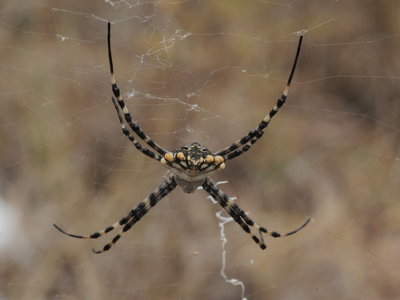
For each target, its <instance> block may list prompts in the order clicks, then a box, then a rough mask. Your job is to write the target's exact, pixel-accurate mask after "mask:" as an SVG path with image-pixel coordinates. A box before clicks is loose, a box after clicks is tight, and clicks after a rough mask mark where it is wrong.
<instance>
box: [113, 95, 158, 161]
mask: <svg viewBox="0 0 400 300" xmlns="http://www.w3.org/2000/svg"><path fill="white" fill-rule="evenodd" d="M111 99H112V102H113V104H114V107H115V110H116V111H117V114H118V119H119V123H120V125H121V129H122V133H123V134H124V135H125V136H126V137H128V139H129V140H130V141H131V142H132V144H133V145H134V146H135V148H136V149H137V150H139V151H140V152H142V153H143V154H145V155H147V156H148V157H150V158H154V159H156V160H158V161H160V160H161V158H162V157H161V156H160V155H159V154H157V153H154V152H152V151H151V150H149V149H147V148H145V147H143V146H142V145H141V144H140V143H139V142H138V141H137V140H136V139H135V137H134V136H133V135H132V134H131V132H130V131H129V129H128V128H126V125H125V123H124V119H123V117H122V114H121V111H120V110H119V108H118V105H117V102H116V100H115V98H114V97H111Z"/></svg>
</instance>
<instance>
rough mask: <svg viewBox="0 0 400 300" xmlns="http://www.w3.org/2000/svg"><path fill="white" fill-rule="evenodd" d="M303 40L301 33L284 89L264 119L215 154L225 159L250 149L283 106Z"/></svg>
mask: <svg viewBox="0 0 400 300" xmlns="http://www.w3.org/2000/svg"><path fill="white" fill-rule="evenodd" d="M302 41H303V35H301V36H300V38H299V42H298V44H297V51H296V55H295V58H294V62H293V66H292V69H291V71H290V75H289V78H288V81H287V84H286V87H285V89H284V90H283V93H282V95H281V97H280V98H279V99H278V101H277V103H276V104H275V106H274V107H273V108H272V109H271V111H270V112H269V113H268V114H267V115H266V116H265V117H264V119H263V120H262V121H261V122H260V123H259V124H258V127H257V128H255V129H252V130H250V131H249V132H248V133H247V134H246V135H245V136H244V137H242V138H241V139H239V140H237V141H236V142H235V143H233V144H231V145H230V146H228V147H226V148H224V149H222V150H220V151H218V152H216V153H215V155H221V156H223V157H224V159H225V160H228V159H233V158H235V157H237V156H239V155H241V154H243V153H245V152H246V151H247V150H249V149H250V147H251V146H252V145H253V144H254V143H255V142H257V141H258V140H259V139H260V138H261V137H262V136H263V134H264V131H265V129H266V128H267V126H268V124H269V123H270V121H271V119H272V117H273V116H274V115H275V114H276V113H277V112H278V110H279V109H280V108H281V107H282V106H283V104H284V103H285V101H286V98H287V96H288V93H289V87H290V84H291V82H292V78H293V75H294V72H295V70H296V65H297V61H298V58H299V55H300V50H301V44H302Z"/></svg>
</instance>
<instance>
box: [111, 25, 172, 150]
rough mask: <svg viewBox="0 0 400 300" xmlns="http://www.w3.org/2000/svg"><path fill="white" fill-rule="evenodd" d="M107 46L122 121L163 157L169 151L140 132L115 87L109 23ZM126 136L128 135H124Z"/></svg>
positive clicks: (112, 82)
mask: <svg viewBox="0 0 400 300" xmlns="http://www.w3.org/2000/svg"><path fill="white" fill-rule="evenodd" d="M107 46H108V61H109V64H110V73H111V88H112V92H113V94H114V96H115V98H116V99H117V102H118V105H119V107H120V109H121V111H122V114H123V115H124V119H125V121H126V123H127V124H128V125H129V127H130V128H131V129H132V130H133V132H134V133H136V134H137V136H138V137H139V138H141V139H142V140H143V141H144V142H145V143H146V144H147V145H149V146H150V147H151V148H153V149H154V150H155V151H156V152H158V153H159V154H160V155H161V156H164V155H165V154H166V153H167V152H169V151H168V150H166V149H164V148H163V147H161V146H160V145H159V144H157V143H156V142H155V141H154V140H152V139H151V138H150V137H149V136H148V135H147V134H146V133H145V132H144V131H143V130H142V128H141V127H140V126H139V124H138V123H137V122H136V121H134V120H133V119H132V116H131V114H130V112H129V110H128V107H127V106H126V104H125V101H124V99H123V98H122V96H121V92H120V89H119V87H118V85H117V81H116V79H115V75H114V65H113V59H112V53H111V23H110V22H108V26H107ZM113 103H114V106H115V101H114V100H113ZM117 112H118V115H119V116H120V112H119V110H118V109H117ZM120 123H121V118H120ZM121 127H122V125H121ZM123 130H124V129H123ZM124 134H125V132H124ZM125 135H126V134H125ZM126 136H128V135H126ZM128 137H129V136H128ZM131 141H132V140H131ZM135 147H136V148H137V149H138V150H139V151H141V152H142V153H144V154H146V155H148V154H147V153H146V152H145V151H142V150H140V149H139V148H138V147H137V146H136V145H135ZM146 150H147V149H146ZM147 152H150V153H151V151H149V150H147Z"/></svg>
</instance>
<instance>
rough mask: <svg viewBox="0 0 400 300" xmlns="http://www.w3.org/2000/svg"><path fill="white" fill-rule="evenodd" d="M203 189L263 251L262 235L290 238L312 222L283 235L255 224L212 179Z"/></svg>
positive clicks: (207, 180)
mask: <svg viewBox="0 0 400 300" xmlns="http://www.w3.org/2000/svg"><path fill="white" fill-rule="evenodd" d="M203 188H204V190H205V191H206V192H208V193H209V194H210V195H211V197H213V198H214V199H215V200H216V201H217V202H218V203H219V204H220V205H221V206H222V207H223V208H224V209H225V210H226V212H227V213H228V214H229V215H230V216H231V217H232V219H233V220H234V221H235V222H236V223H238V224H239V225H240V226H241V227H242V229H243V230H244V231H245V232H247V233H248V234H250V235H251V237H252V239H253V240H254V241H255V242H256V243H257V244H258V245H259V246H260V248H261V249H263V250H264V249H266V248H267V246H266V244H265V242H264V238H263V235H262V234H263V233H265V234H267V235H269V236H272V237H274V238H277V237H284V236H289V235H292V234H295V233H296V232H298V231H300V230H301V229H303V228H304V227H305V226H306V225H307V224H308V223H309V222H310V219H307V221H306V222H305V223H304V224H303V225H301V226H300V227H299V228H297V229H296V230H293V231H291V232H288V233H285V234H281V233H279V232H276V231H268V230H267V229H266V228H265V227H263V226H261V225H259V224H257V223H255V222H254V221H253V220H252V219H250V218H249V217H248V216H247V215H246V213H245V212H244V211H243V210H242V209H241V208H240V207H239V206H238V205H237V204H236V203H235V202H234V201H233V200H231V199H229V197H228V196H227V195H226V194H225V193H224V192H222V191H221V190H220V189H219V188H218V186H217V185H216V184H215V183H214V182H213V181H212V180H211V179H210V178H207V179H206V180H205V181H204V183H203ZM251 228H254V229H256V230H257V231H258V236H256V235H254V234H253V232H252V231H251Z"/></svg>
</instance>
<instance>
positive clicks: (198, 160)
mask: <svg viewBox="0 0 400 300" xmlns="http://www.w3.org/2000/svg"><path fill="white" fill-rule="evenodd" d="M302 41H303V36H302V35H301V36H300V38H299V42H298V45H297V51H296V55H295V58H294V62H293V66H292V69H291V72H290V75H289V78H288V81H287V85H286V87H285V89H284V90H283V93H282V96H281V97H280V98H279V99H278V101H277V103H276V105H275V106H274V107H273V108H272V110H271V111H270V112H269V113H268V114H267V115H266V116H265V118H264V119H263V120H262V121H261V122H260V123H259V124H258V127H257V128H255V129H252V130H250V131H249V132H248V133H247V134H246V135H245V136H244V137H242V138H241V139H239V140H237V141H236V142H235V143H233V144H231V145H230V146H228V147H226V148H224V149H222V150H220V151H218V152H215V153H212V152H210V151H209V150H208V149H207V148H206V147H204V146H202V145H200V144H199V143H191V144H188V145H185V146H183V147H181V148H179V149H178V150H176V151H172V152H171V151H168V150H166V149H165V148H163V147H161V146H160V145H158V144H157V143H156V142H155V141H153V140H152V139H151V138H150V137H149V136H148V135H147V134H146V133H144V131H143V130H142V129H141V127H140V126H139V124H138V123H137V122H136V121H134V120H133V119H132V116H131V114H130V113H129V111H128V108H127V107H126V105H125V102H124V99H123V98H122V96H121V93H120V90H119V88H118V86H117V83H116V80H115V75H114V67H113V61H112V55H111V23H110V22H109V23H108V34H107V44H108V59H109V63H110V72H111V86H112V92H113V94H114V96H113V97H112V102H113V104H114V107H115V109H116V111H117V114H118V118H119V122H120V125H121V128H122V133H123V134H124V135H125V136H126V137H128V139H129V140H130V141H131V142H132V144H133V145H134V146H135V148H136V149H137V150H139V151H140V152H142V153H143V154H145V155H147V156H148V157H150V158H153V159H155V160H158V161H159V162H161V163H162V164H163V165H165V166H166V167H167V168H168V169H169V170H170V174H169V176H168V178H167V179H166V180H165V181H164V182H163V183H161V185H160V186H159V187H158V188H157V189H156V190H155V191H154V192H152V193H151V194H150V195H149V196H147V198H145V199H144V200H143V201H142V202H140V203H139V204H138V205H137V206H136V207H134V208H133V209H132V210H131V211H130V212H129V214H128V215H127V216H125V217H124V218H122V219H121V220H119V221H118V222H116V223H114V224H113V225H111V226H108V227H106V228H104V229H103V230H100V231H98V232H95V233H92V234H90V235H76V234H70V233H67V232H65V231H64V230H63V229H61V228H60V227H59V226H57V225H56V224H54V226H55V228H57V229H58V230H59V231H60V232H62V233H64V234H66V235H68V236H71V237H74V238H80V239H97V238H99V237H101V236H103V235H105V234H107V233H108V232H110V231H112V230H114V229H116V228H120V227H122V229H121V230H120V232H119V233H118V234H117V235H116V236H115V237H114V238H113V239H112V240H111V242H109V243H108V244H106V245H105V246H104V247H103V249H102V250H94V249H93V252H94V253H102V252H104V251H107V250H109V249H110V248H111V247H112V246H113V245H114V244H115V243H116V242H117V241H118V240H119V239H120V238H121V236H122V235H123V234H124V233H125V232H127V231H128V230H129V229H130V228H131V227H132V226H133V225H134V224H135V223H137V222H138V221H139V220H140V219H141V218H142V217H143V216H144V215H145V214H146V213H147V212H148V211H149V210H150V208H152V207H153V206H154V205H156V204H157V203H158V201H160V200H161V199H162V198H164V197H165V196H166V195H167V194H168V193H169V192H171V191H172V190H173V189H175V187H176V186H177V185H179V186H180V187H182V189H183V191H184V192H186V193H193V192H194V191H195V190H196V189H197V188H198V187H200V186H202V187H203V189H204V190H205V191H206V192H207V193H209V194H210V195H211V197H213V198H214V199H215V200H216V201H217V202H218V203H219V204H220V205H221V206H222V207H223V208H224V209H225V210H226V212H227V213H228V214H229V215H230V216H231V217H232V218H233V220H235V222H236V223H238V224H239V225H240V226H241V227H242V229H243V230H244V231H245V232H247V233H248V234H250V235H251V237H252V239H253V240H254V241H255V242H256V243H257V244H258V245H259V246H260V248H261V249H265V248H266V247H267V246H266V244H265V242H264V238H263V233H265V234H267V235H269V236H272V237H274V238H277V237H284V236H289V235H292V234H295V233H296V232H298V231H300V230H301V229H303V228H304V227H305V226H306V225H307V224H308V223H309V222H310V219H307V221H306V222H305V223H304V224H303V225H301V226H300V227H299V228H297V229H296V230H293V231H291V232H288V233H285V234H280V233H278V232H276V231H269V230H267V229H266V228H265V227H263V226H261V225H259V224H257V223H255V222H254V221H253V220H251V219H250V218H249V217H248V216H247V215H246V213H245V212H244V211H243V210H242V209H241V208H240V207H239V206H238V205H237V204H236V203H234V202H233V200H231V199H230V198H229V197H228V196H227V195H226V194H225V193H224V192H222V191H221V190H220V189H219V188H218V186H217V185H216V184H215V183H214V181H213V180H211V179H210V178H209V176H210V175H211V174H213V173H214V172H216V171H217V170H220V169H224V168H225V161H227V160H230V159H233V158H235V157H238V156H239V155H241V154H243V153H245V152H246V151H247V150H249V149H250V147H251V146H252V145H253V144H254V143H255V142H257V141H258V139H260V138H261V137H262V135H263V134H264V130H265V128H266V127H267V126H268V124H269V122H270V120H271V118H272V117H273V116H274V115H275V114H276V113H277V112H278V110H279V109H280V108H281V107H282V105H283V104H284V103H285V100H286V97H287V95H288V92H289V86H290V83H291V81H292V78H293V74H294V71H295V69H296V65H297V60H298V58H299V54H300V49H301V43H302ZM126 124H128V126H129V127H130V129H131V130H132V131H133V132H134V133H135V134H136V135H137V136H138V137H139V138H140V139H141V140H142V141H144V142H145V143H146V144H147V145H148V146H150V148H152V149H153V150H150V149H148V148H146V147H144V146H142V145H141V144H140V143H139V142H138V141H137V139H136V138H135V137H134V136H133V135H132V133H131V131H130V130H129V128H128V127H127V126H126ZM153 151H154V152H153ZM253 229H254V230H255V231H256V232H257V233H258V235H255V234H254V233H253V231H252V230H253Z"/></svg>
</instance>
